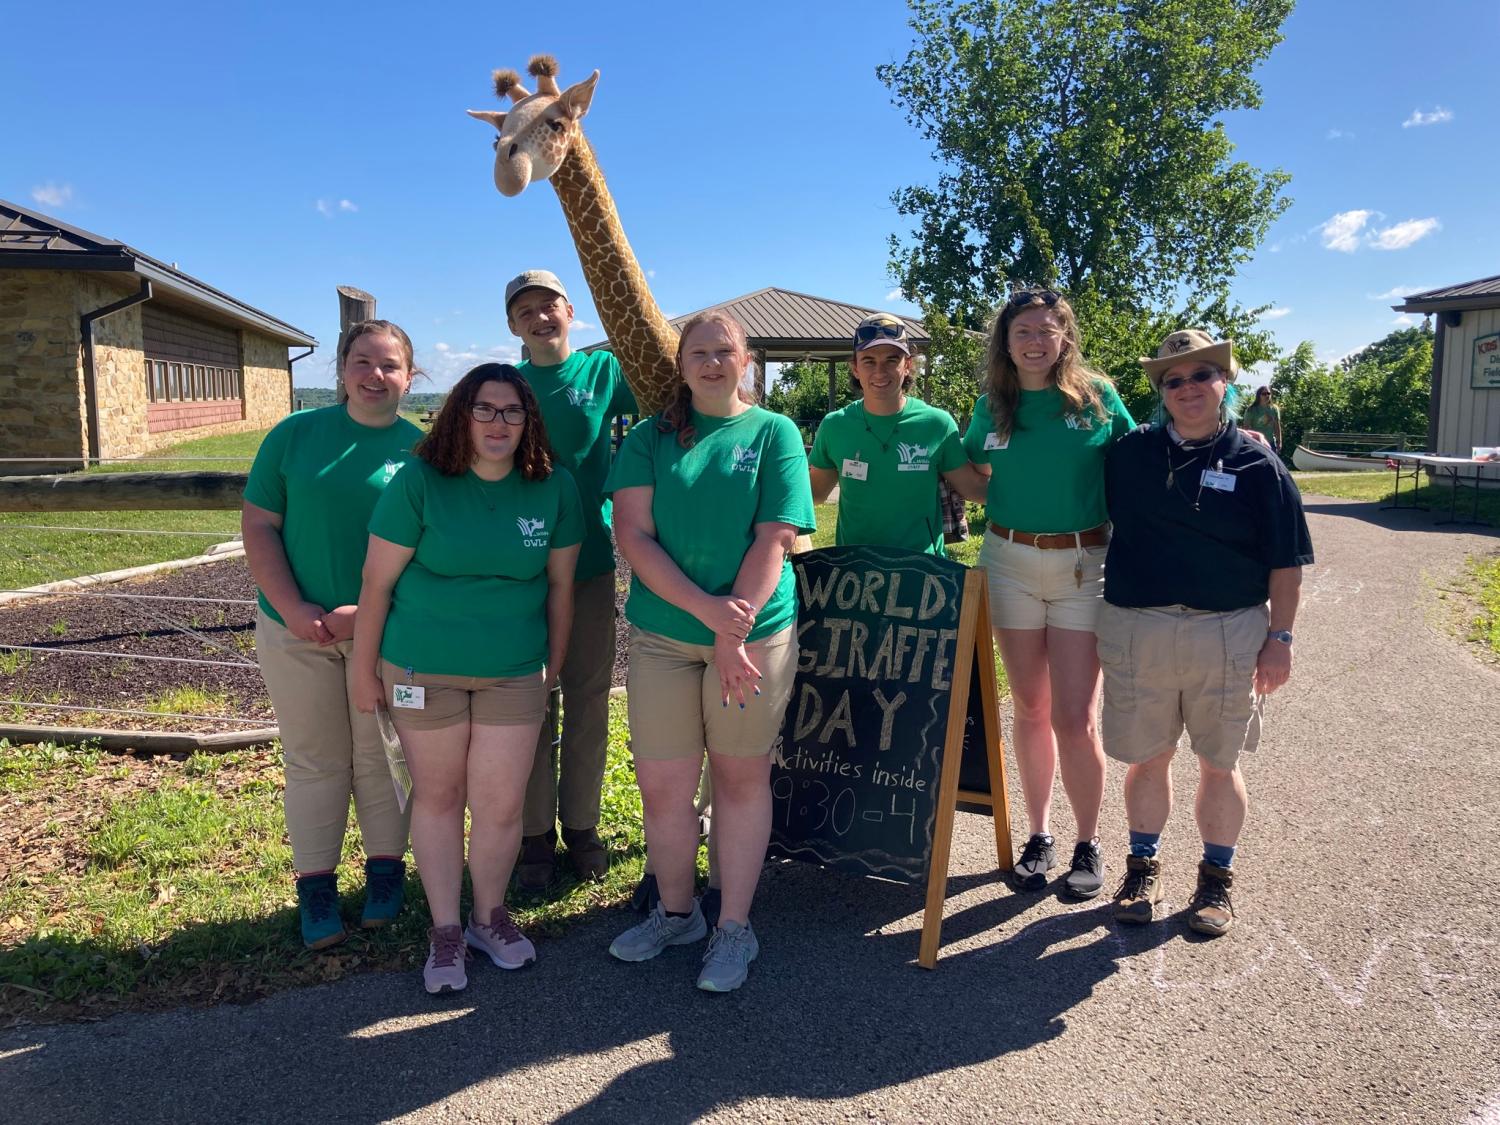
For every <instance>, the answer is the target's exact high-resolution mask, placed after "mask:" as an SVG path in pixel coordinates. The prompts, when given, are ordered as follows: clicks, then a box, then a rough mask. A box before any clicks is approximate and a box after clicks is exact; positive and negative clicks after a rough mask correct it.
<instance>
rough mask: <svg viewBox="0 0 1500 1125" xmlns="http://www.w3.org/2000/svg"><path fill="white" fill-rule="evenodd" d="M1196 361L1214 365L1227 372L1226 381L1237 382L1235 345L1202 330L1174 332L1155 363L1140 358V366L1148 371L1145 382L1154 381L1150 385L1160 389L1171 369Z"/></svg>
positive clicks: (1162, 344) (1151, 360) (1158, 351)
mask: <svg viewBox="0 0 1500 1125" xmlns="http://www.w3.org/2000/svg"><path fill="white" fill-rule="evenodd" d="M1194 360H1200V361H1202V362H1204V363H1211V364H1213V365H1214V366H1215V367H1217V368H1219V370H1221V371H1223V372H1224V374H1225V378H1226V379H1227V381H1229V382H1231V383H1232V382H1234V376H1235V373H1236V371H1237V370H1238V368H1237V367H1236V366H1235V362H1234V341H1233V340H1215V339H1214V338H1213V337H1212V336H1210V335H1209V334H1208V333H1207V332H1205V331H1203V329H1201V328H1183V329H1179V330H1178V331H1176V332H1173V333H1172V334H1171V335H1170V336H1168V337H1167V338H1166V339H1165V340H1163V341H1162V342H1161V347H1159V348H1157V349H1156V358H1155V359H1148V358H1147V357H1146V356H1141V366H1142V367H1144V368H1145V369H1146V378H1148V379H1150V380H1151V385H1152V386H1153V387H1157V386H1160V385H1161V377H1162V375H1163V374H1165V373H1166V371H1167V369H1168V368H1171V367H1176V366H1177V365H1178V364H1179V363H1191V362H1192V361H1194Z"/></svg>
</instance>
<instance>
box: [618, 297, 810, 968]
mask: <svg viewBox="0 0 1500 1125" xmlns="http://www.w3.org/2000/svg"><path fill="white" fill-rule="evenodd" d="M677 362H678V368H679V370H680V372H681V375H682V379H683V385H682V387H681V388H680V389H679V391H678V394H677V398H676V399H675V400H674V401H673V402H672V403H671V405H669V406H668V407H667V408H666V409H665V410H663V411H662V412H661V413H660V414H659V415H656V416H654V417H652V418H648V419H644V420H643V421H641V422H639V423H637V424H636V426H635V427H634V428H633V429H632V430H631V431H630V434H629V436H627V437H626V439H625V443H624V445H622V446H621V448H620V455H619V457H618V458H616V460H615V465H614V469H613V470H612V471H611V473H610V478H609V486H608V488H609V491H610V492H611V493H612V494H613V496H614V501H615V533H616V538H617V540H618V542H619V545H620V553H621V554H623V555H624V556H625V558H626V559H627V560H629V562H630V567H631V571H632V578H631V586H630V597H629V600H628V601H627V602H626V605H625V616H626V617H627V618H628V619H629V621H630V625H631V631H630V672H629V693H628V699H629V708H630V748H631V753H632V754H633V755H634V757H635V769H636V780H637V781H638V782H639V784H640V788H641V802H642V805H643V807H644V810H645V821H646V842H647V846H648V847H649V849H650V853H651V858H652V861H653V865H654V868H655V873H656V880H657V886H658V889H659V892H660V896H661V897H660V901H659V902H658V903H657V904H656V906H655V907H654V908H653V909H652V910H651V912H650V913H649V914H648V915H647V916H646V920H645V921H644V922H641V923H640V924H639V925H636V926H633V927H631V928H630V929H629V930H627V931H625V932H624V933H622V934H621V935H620V936H619V937H617V938H616V939H615V940H614V942H613V943H612V944H611V945H610V953H611V954H613V955H614V956H615V957H617V958H618V959H620V960H622V961H645V960H648V959H650V958H652V957H655V956H657V955H658V954H660V953H661V952H662V951H663V950H665V949H666V948H667V947H668V946H672V945H684V944H688V943H692V942H697V941H700V940H701V939H702V938H703V937H704V936H705V935H706V934H707V933H708V924H707V923H706V922H705V920H704V917H703V913H702V911H701V909H700V907H699V904H698V902H697V901H696V900H695V899H694V897H693V876H694V864H695V862H696V858H697V854H698V815H697V809H696V808H695V806H694V795H695V793H696V792H697V789H698V781H699V776H700V773H701V770H702V764H703V759H704V753H705V751H706V752H707V755H708V762H709V772H710V774H711V775H712V778H713V838H714V841H715V850H716V856H715V858H716V862H717V865H718V870H719V875H720V882H721V886H722V899H721V904H722V905H721V910H720V914H719V919H718V924H717V926H716V927H715V928H714V931H713V939H712V941H710V943H709V946H708V951H707V952H706V953H705V954H704V957H703V963H702V969H701V971H700V972H699V974H698V987H699V988H701V989H704V990H707V991H711V992H728V991H730V990H732V989H736V988H738V987H740V985H741V984H743V983H744V981H745V978H746V976H747V974H748V973H749V969H750V963H751V962H752V961H753V960H755V958H756V956H757V954H758V953H759V950H760V946H759V943H758V941H757V938H756V935H755V932H754V931H753V929H752V928H751V925H750V905H751V901H752V899H753V898H754V895H755V887H756V883H757V882H758V880H759V878H760V870H761V866H762V864H763V863H764V862H765V857H766V845H767V843H768V842H769V839H770V832H771V745H772V743H773V742H774V741H775V738H776V735H777V733H778V732H779V731H780V729H781V720H782V716H783V713H784V712H785V710H786V705H787V702H788V700H789V699H790V698H791V693H792V686H793V681H794V679H795V675H796V666H797V654H798V647H797V643H796V627H795V626H796V618H797V597H796V590H795V587H794V580H793V575H792V567H791V563H790V561H789V559H788V555H789V553H790V551H791V549H792V544H793V542H794V541H795V539H796V537H797V535H798V534H799V533H802V532H808V531H811V530H812V529H813V525H814V515H813V506H812V495H811V492H810V490H809V488H808V476H807V459H806V457H805V456H804V454H803V449H802V437H801V435H800V434H799V433H798V432H797V427H796V426H795V425H793V424H792V422H791V420H790V419H789V418H784V417H782V416H781V415H779V414H772V413H770V412H769V411H767V410H764V409H762V408H761V407H759V406H757V405H755V403H754V395H753V393H752V392H751V391H750V390H749V389H747V387H746V386H745V380H746V374H747V370H748V368H749V366H750V354H749V348H748V345H747V343H746V340H745V332H744V329H743V328H741V327H740V325H739V322H738V321H736V320H734V319H733V318H732V317H730V316H728V315H727V314H725V313H723V312H707V313H700V314H699V315H697V316H695V317H693V318H692V319H691V320H689V321H688V322H687V324H685V325H684V326H683V329H682V335H681V338H680V342H679V344H678V357H677Z"/></svg>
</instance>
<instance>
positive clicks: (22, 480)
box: [0, 472, 249, 512]
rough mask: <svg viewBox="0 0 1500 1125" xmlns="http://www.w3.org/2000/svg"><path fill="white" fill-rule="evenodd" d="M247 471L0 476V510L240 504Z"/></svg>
mask: <svg viewBox="0 0 1500 1125" xmlns="http://www.w3.org/2000/svg"><path fill="white" fill-rule="evenodd" d="M248 476H249V474H248V473H221V472H187V473H66V474H61V475H58V476H46V477H0V512H122V511H170V510H177V511H181V510H192V509H198V508H238V507H239V506H240V501H241V499H242V497H243V494H244V491H245V481H246V479H247V477H248Z"/></svg>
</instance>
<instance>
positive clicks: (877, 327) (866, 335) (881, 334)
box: [854, 321, 906, 347]
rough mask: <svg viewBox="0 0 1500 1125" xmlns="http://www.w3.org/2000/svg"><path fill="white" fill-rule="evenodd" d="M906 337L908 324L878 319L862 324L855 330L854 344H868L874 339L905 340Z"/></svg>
mask: <svg viewBox="0 0 1500 1125" xmlns="http://www.w3.org/2000/svg"><path fill="white" fill-rule="evenodd" d="M904 339H906V325H904V324H901V323H899V322H898V323H894V324H893V323H891V322H889V321H876V322H875V323H874V324H861V325H860V326H859V327H858V328H856V329H855V330H854V344H855V346H856V347H858V346H860V345H861V344H868V343H870V341H872V340H904Z"/></svg>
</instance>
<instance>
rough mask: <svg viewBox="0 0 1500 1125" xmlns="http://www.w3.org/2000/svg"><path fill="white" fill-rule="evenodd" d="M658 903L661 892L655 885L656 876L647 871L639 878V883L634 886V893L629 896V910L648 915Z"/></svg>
mask: <svg viewBox="0 0 1500 1125" xmlns="http://www.w3.org/2000/svg"><path fill="white" fill-rule="evenodd" d="M660 901H661V890H660V889H659V888H658V887H657V885H656V876H655V875H653V874H651V872H649V871H647V872H646V873H645V874H643V875H642V876H641V881H640V882H639V883H637V884H636V885H635V892H634V893H633V894H632V895H631V896H630V909H632V910H634V911H635V912H636V913H637V914H650V913H651V912H652V911H653V910H655V909H656V904H657V903H658V902H660Z"/></svg>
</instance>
